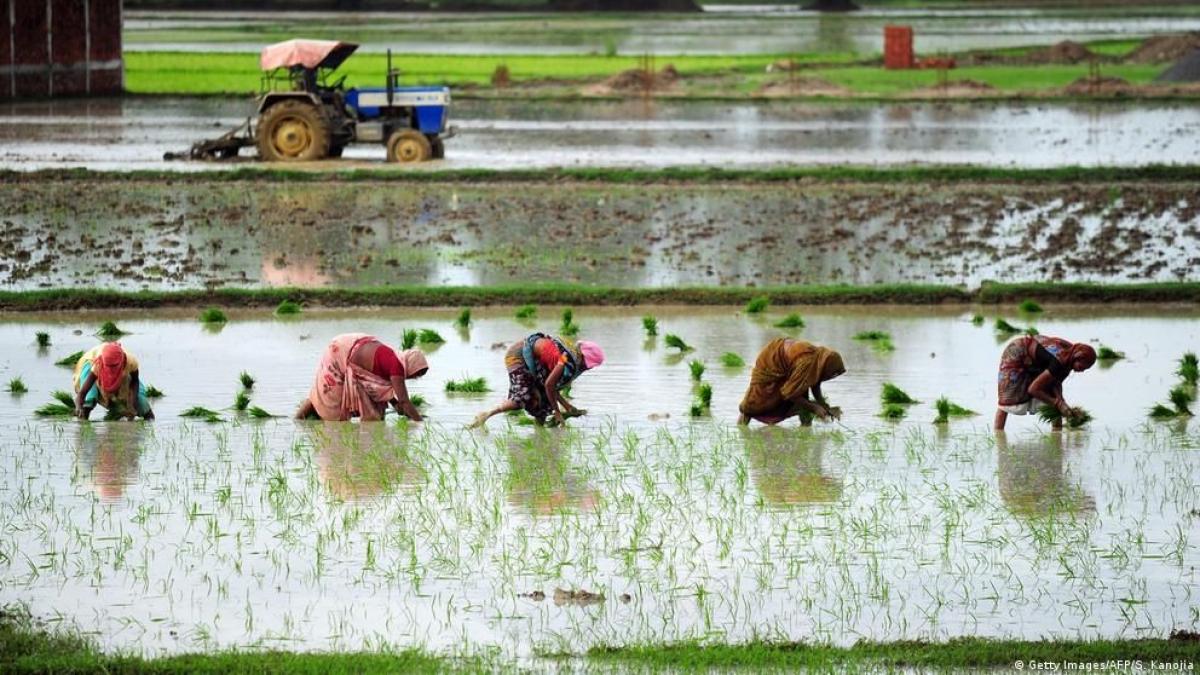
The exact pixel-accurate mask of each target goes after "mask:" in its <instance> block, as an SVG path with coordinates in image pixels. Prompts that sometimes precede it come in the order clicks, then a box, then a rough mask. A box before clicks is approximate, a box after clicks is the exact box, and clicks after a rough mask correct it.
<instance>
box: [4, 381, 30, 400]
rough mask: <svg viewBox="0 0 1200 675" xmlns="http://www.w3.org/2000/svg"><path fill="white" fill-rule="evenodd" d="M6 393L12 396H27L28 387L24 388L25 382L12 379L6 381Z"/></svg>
mask: <svg viewBox="0 0 1200 675" xmlns="http://www.w3.org/2000/svg"><path fill="white" fill-rule="evenodd" d="M8 393H10V394H14V395H18V396H19V395H21V394H28V393H29V387H26V386H25V381H24V380H22V379H21V378H20V377H14V378H13V379H11V380H9V381H8Z"/></svg>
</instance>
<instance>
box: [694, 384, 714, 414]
mask: <svg viewBox="0 0 1200 675" xmlns="http://www.w3.org/2000/svg"><path fill="white" fill-rule="evenodd" d="M696 395H697V396H698V397H699V400H700V405H702V406H704V407H705V408H706V409H707V408H710V407H712V397H713V388H712V385H711V384H709V383H707V382H705V383H704V384H702V385H700V390H699V391H698V392H696Z"/></svg>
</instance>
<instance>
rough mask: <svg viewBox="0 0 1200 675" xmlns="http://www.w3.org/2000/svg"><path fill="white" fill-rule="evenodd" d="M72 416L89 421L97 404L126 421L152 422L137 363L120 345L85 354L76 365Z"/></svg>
mask: <svg viewBox="0 0 1200 675" xmlns="http://www.w3.org/2000/svg"><path fill="white" fill-rule="evenodd" d="M74 379H75V416H76V417H78V418H80V419H85V420H86V419H88V417H89V416H90V415H91V414H92V410H93V409H94V408H95V407H96V404H100V405H102V406H104V407H105V408H107V409H109V410H116V411H118V413H119V414H120V415H121V416H122V417H125V418H128V419H133V418H135V417H137V416H139V415H140V416H141V417H142V419H147V420H152V419H154V411H153V410H152V409H151V408H150V399H148V398H147V397H146V385H145V384H144V383H143V382H142V381H141V378H140V377H138V361H137V359H135V358H134V357H133V354H130V353H129V352H127V351H125V348H124V347H122V346H121V344H120V343H119V342H107V343H105V344H102V345H97V346H95V347H93V348H91V349H90V350H88V351H86V352H84V354H83V356H81V357H79V361H78V362H76V363H75V378H74Z"/></svg>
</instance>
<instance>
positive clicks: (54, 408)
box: [33, 403, 75, 417]
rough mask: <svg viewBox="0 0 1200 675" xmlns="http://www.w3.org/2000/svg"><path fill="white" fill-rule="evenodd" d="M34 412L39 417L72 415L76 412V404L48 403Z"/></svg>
mask: <svg viewBox="0 0 1200 675" xmlns="http://www.w3.org/2000/svg"><path fill="white" fill-rule="evenodd" d="M33 414H34V415H36V416H38V417H70V416H71V415H74V414H75V406H74V405H63V404H61V403H47V404H45V405H42V406H40V407H38V408H37V409H36V410H34V411H33Z"/></svg>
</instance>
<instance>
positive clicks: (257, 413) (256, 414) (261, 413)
mask: <svg viewBox="0 0 1200 675" xmlns="http://www.w3.org/2000/svg"><path fill="white" fill-rule="evenodd" d="M246 414H248V415H250V417H252V418H254V419H256V420H265V419H271V418H273V417H278V415H272V414H271V413H269V412H267V411H266V410H263V409H262V408H260V407H258V406H256V405H252V406H250V408H249V409H247V410H246Z"/></svg>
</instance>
